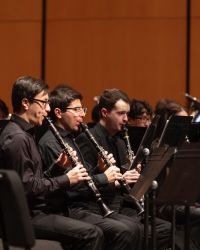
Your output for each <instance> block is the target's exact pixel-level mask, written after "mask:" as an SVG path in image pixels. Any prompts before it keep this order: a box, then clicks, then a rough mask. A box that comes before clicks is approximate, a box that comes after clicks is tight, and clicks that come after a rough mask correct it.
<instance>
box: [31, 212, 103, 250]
mask: <svg viewBox="0 0 200 250" xmlns="http://www.w3.org/2000/svg"><path fill="white" fill-rule="evenodd" d="M31 222H32V224H33V227H34V230H35V237H36V239H46V240H54V241H59V242H61V244H62V246H63V249H69V248H70V250H71V249H73V250H77V249H80V250H82V249H85V250H86V249H87V250H88V249H91V250H95V249H96V250H101V249H102V247H103V244H104V236H103V232H102V231H101V229H100V228H98V227H96V226H94V225H92V224H89V223H86V222H83V221H77V220H74V219H71V218H68V217H65V216H63V215H58V214H48V215H46V214H43V213H40V214H38V215H36V216H35V217H33V218H32V219H31Z"/></svg>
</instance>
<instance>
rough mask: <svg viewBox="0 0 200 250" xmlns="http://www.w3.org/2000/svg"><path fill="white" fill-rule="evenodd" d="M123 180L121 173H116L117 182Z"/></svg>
mask: <svg viewBox="0 0 200 250" xmlns="http://www.w3.org/2000/svg"><path fill="white" fill-rule="evenodd" d="M122 179H123V176H122V174H121V173H117V172H116V173H115V180H122Z"/></svg>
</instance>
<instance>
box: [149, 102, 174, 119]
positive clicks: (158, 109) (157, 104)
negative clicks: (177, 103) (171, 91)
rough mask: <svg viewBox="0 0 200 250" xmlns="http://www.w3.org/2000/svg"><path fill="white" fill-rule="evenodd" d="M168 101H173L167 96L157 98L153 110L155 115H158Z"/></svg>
mask: <svg viewBox="0 0 200 250" xmlns="http://www.w3.org/2000/svg"><path fill="white" fill-rule="evenodd" d="M170 102H174V101H172V100H171V99H168V98H161V99H159V100H158V102H157V103H156V106H155V110H154V113H155V115H160V114H161V111H162V109H163V107H164V106H165V105H167V104H168V103H170Z"/></svg>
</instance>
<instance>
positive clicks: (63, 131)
mask: <svg viewBox="0 0 200 250" xmlns="http://www.w3.org/2000/svg"><path fill="white" fill-rule="evenodd" d="M55 127H56V129H57V130H58V132H59V134H60V135H61V136H62V137H63V138H65V137H69V138H73V136H72V135H71V134H70V133H69V132H67V131H66V130H65V129H63V128H61V127H59V126H56V125H55Z"/></svg>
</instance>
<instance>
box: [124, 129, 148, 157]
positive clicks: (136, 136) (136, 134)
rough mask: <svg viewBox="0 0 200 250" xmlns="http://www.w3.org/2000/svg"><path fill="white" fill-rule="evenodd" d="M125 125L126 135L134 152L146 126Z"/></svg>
mask: <svg viewBox="0 0 200 250" xmlns="http://www.w3.org/2000/svg"><path fill="white" fill-rule="evenodd" d="M126 127H127V128H128V135H129V140H130V144H131V149H132V151H133V152H134V154H135V153H136V152H137V150H138V148H139V146H140V143H141V141H142V138H143V137H144V134H145V132H146V130H147V128H146V127H135V126H128V125H126Z"/></svg>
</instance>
